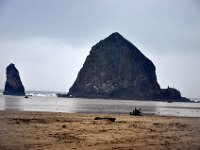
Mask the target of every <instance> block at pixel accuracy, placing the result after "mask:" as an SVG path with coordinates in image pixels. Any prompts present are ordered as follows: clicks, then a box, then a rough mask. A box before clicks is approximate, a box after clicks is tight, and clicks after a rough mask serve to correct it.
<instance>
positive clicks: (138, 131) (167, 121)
mask: <svg viewBox="0 0 200 150" xmlns="http://www.w3.org/2000/svg"><path fill="white" fill-rule="evenodd" d="M95 117H114V118H116V121H115V122H111V121H108V120H94V118H95ZM199 129H200V118H193V117H176V116H157V115H147V116H146V115H145V116H130V115H129V114H94V113H91V114H88V113H59V112H30V111H29V112H25V111H24V112H16V111H0V149H2V150H4V149H13V150H14V149H80V150H88V149H89V150H90V149H91V150H92V149H107V150H108V149H152V150H153V149H199V148H200V143H199V139H200V130H199Z"/></svg>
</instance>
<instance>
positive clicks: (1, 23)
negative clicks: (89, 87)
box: [0, 0, 200, 97]
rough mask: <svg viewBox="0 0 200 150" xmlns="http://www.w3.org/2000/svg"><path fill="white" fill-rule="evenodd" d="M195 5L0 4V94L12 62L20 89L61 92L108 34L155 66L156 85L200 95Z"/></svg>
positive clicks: (174, 0) (118, 0) (147, 0)
mask: <svg viewBox="0 0 200 150" xmlns="http://www.w3.org/2000/svg"><path fill="white" fill-rule="evenodd" d="M199 16H200V1H199V0H190V1H188V0H168V1H164V0H140V1H133V0H126V1H124V0H101V1H100V0H84V1H82V0H77V1H73V0H59V1H55V0H42V1H41V0H29V1H27V0H20V1H19V0H12V1H11V0H0V33H1V34H0V89H3V88H4V83H5V68H6V66H7V65H8V64H9V63H11V62H12V63H15V64H16V67H17V68H18V70H19V72H20V76H21V79H22V82H23V84H24V86H25V88H26V90H43V91H63V92H67V91H68V89H69V88H70V86H71V85H72V84H73V82H74V81H75V79H76V76H77V74H78V71H79V70H80V68H81V67H82V65H83V63H84V61H85V58H86V56H87V55H88V54H89V51H90V49H91V47H92V46H93V45H94V44H96V43H97V42H98V41H99V40H101V39H104V38H105V37H107V36H109V35H110V34H111V33H113V32H116V31H117V32H119V33H120V34H122V35H123V36H124V37H125V38H126V39H128V40H129V41H131V42H132V43H133V44H134V45H135V46H137V47H138V48H139V49H140V50H141V51H142V53H144V54H145V55H146V56H147V57H148V58H149V59H151V60H152V61H153V63H154V64H155V66H156V73H157V77H158V82H159V83H160V85H161V87H163V88H166V87H167V86H168V85H169V86H170V87H175V88H177V89H179V90H180V91H181V93H182V95H183V96H186V97H200V91H199V90H200V67H199V66H200V61H199V58H200V19H199Z"/></svg>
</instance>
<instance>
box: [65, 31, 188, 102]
mask: <svg viewBox="0 0 200 150" xmlns="http://www.w3.org/2000/svg"><path fill="white" fill-rule="evenodd" d="M68 97H81V98H110V99H144V100H148V99H151V100H152V99H153V100H169V99H171V100H176V101H187V99H186V98H182V97H181V94H180V92H179V91H178V90H176V89H173V88H167V89H161V88H160V85H159V84H158V82H157V77H156V68H155V66H154V64H153V63H152V61H151V60H149V59H148V58H147V57H146V56H144V55H143V54H142V53H141V52H140V50H139V49H138V48H137V47H136V46H134V45H133V44H132V43H130V42H129V41H128V40H126V39H125V38H124V37H123V36H121V35H120V34H119V33H117V32H116V33H113V34H111V35H110V36H109V37H107V38H105V39H104V40H101V41H100V42H99V43H97V44H96V45H94V46H93V47H92V49H91V51H90V54H89V56H87V58H86V61H85V63H84V65H83V67H82V68H81V70H80V71H79V73H78V76H77V79H76V81H75V82H74V84H73V86H72V87H71V88H70V90H69V93H68Z"/></svg>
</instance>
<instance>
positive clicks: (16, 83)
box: [3, 64, 25, 96]
mask: <svg viewBox="0 0 200 150" xmlns="http://www.w3.org/2000/svg"><path fill="white" fill-rule="evenodd" d="M6 78H7V79H6V83H5V89H4V92H3V94H4V95H17V96H24V95H25V92H24V86H23V85H22V82H21V79H20V76H19V72H18V70H17V69H16V68H15V65H14V64H10V65H9V66H8V67H7V68H6Z"/></svg>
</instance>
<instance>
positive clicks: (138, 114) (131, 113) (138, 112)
mask: <svg viewBox="0 0 200 150" xmlns="http://www.w3.org/2000/svg"><path fill="white" fill-rule="evenodd" d="M141 110H142V108H139V109H137V108H135V109H133V112H130V115H132V116H142V114H141Z"/></svg>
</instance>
